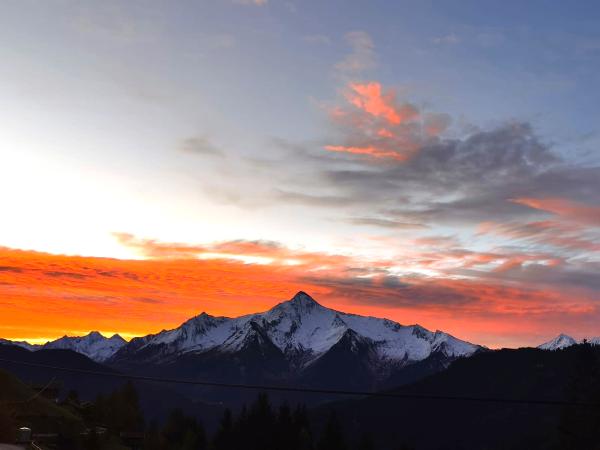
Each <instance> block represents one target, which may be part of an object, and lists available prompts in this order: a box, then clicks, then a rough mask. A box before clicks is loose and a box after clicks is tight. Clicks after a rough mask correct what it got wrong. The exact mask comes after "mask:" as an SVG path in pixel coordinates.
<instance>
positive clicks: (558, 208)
mask: <svg viewBox="0 0 600 450" xmlns="http://www.w3.org/2000/svg"><path fill="white" fill-rule="evenodd" d="M512 201H513V202H514V203H519V204H521V205H525V206H529V207H530V208H534V209H539V210H541V211H547V212H550V213H552V214H556V215H558V216H560V217H562V218H565V219H568V220H573V221H576V222H581V223H585V224H589V225H594V226H600V207H598V206H588V205H585V204H583V203H579V202H574V201H572V200H568V199H565V198H530V197H523V198H516V199H513V200H512Z"/></svg>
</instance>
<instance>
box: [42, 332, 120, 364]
mask: <svg viewBox="0 0 600 450" xmlns="http://www.w3.org/2000/svg"><path fill="white" fill-rule="evenodd" d="M126 343H127V341H125V339H123V338H122V337H121V336H119V335H118V334H115V335H113V336H111V337H109V338H107V337H104V336H103V335H102V334H100V333H98V332H97V331H92V332H91V333H89V334H88V335H86V336H76V337H70V336H63V337H61V338H60V339H57V340H55V341H51V342H47V343H46V344H44V345H43V346H42V348H44V349H61V350H73V351H75V352H77V353H81V354H83V355H85V356H87V357H88V358H90V359H93V360H94V361H97V362H103V361H106V360H107V359H108V358H110V357H111V356H112V355H113V354H114V353H115V352H117V351H118V350H119V349H120V348H121V347H123V346H124V345H125V344H126Z"/></svg>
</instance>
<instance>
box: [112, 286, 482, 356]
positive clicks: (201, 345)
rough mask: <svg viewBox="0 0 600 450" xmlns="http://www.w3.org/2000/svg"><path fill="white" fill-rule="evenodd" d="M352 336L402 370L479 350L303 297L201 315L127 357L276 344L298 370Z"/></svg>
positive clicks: (136, 343) (137, 344)
mask: <svg viewBox="0 0 600 450" xmlns="http://www.w3.org/2000/svg"><path fill="white" fill-rule="evenodd" d="M348 333H350V334H348ZM349 335H352V336H356V339H358V340H360V341H365V342H367V341H368V342H370V343H371V344H372V346H373V352H374V353H375V354H377V355H378V357H379V358H380V359H381V360H382V361H383V360H385V361H387V362H392V363H393V362H394V361H395V362H398V363H401V364H406V363H410V362H415V361H420V360H423V359H425V358H427V357H428V356H429V355H430V354H432V353H434V352H441V353H443V354H444V355H445V356H447V357H450V358H455V357H461V356H469V355H471V354H473V353H474V352H475V351H477V350H478V349H480V348H481V347H479V346H477V345H473V344H470V343H468V342H464V341H461V340H459V339H456V338H454V337H452V336H450V335H448V334H446V333H442V332H435V333H433V332H431V331H428V330H426V329H425V328H423V327H420V326H418V325H414V326H402V325H400V324H399V323H397V322H394V321H391V320H388V319H380V318H375V317H365V316H358V315H355V314H347V313H343V312H340V311H336V310H333V309H330V308H327V307H325V306H323V305H321V304H319V303H318V302H317V301H315V300H314V299H313V298H312V297H311V296H310V295H308V294H307V293H305V292H302V291H301V292H298V293H297V294H296V295H295V296H294V297H292V298H291V299H290V300H288V301H284V302H282V303H279V304H277V305H275V306H274V307H273V308H271V309H270V310H268V311H265V312H262V313H257V314H250V315H246V316H241V317H237V318H226V317H213V316H210V315H208V314H206V313H203V314H200V315H198V316H196V317H193V318H192V319H190V320H188V321H186V322H184V323H183V324H182V325H181V326H180V327H178V328H175V329H173V330H168V331H163V332H160V333H158V334H156V335H150V336H146V337H144V338H140V339H134V340H132V342H131V344H130V348H127V347H126V348H125V349H124V353H123V355H125V354H128V355H129V354H130V351H137V350H140V349H145V352H144V354H152V355H154V356H153V357H152V358H153V359H154V358H159V359H163V358H167V359H168V358H170V357H177V355H180V354H183V353H188V352H194V353H203V352H206V351H209V350H214V351H222V352H226V353H229V352H232V351H239V350H240V349H241V348H243V347H244V346H245V345H246V343H248V342H253V343H259V344H260V343H263V344H265V345H269V346H270V345H271V344H272V345H274V346H275V347H276V348H278V349H279V351H281V352H282V353H283V354H284V355H286V357H287V358H288V359H290V360H292V359H297V362H296V363H295V364H301V365H307V364H310V363H311V362H312V361H315V360H316V359H318V358H319V357H320V356H321V355H323V354H325V353H326V352H328V351H329V350H330V349H332V348H333V347H334V345H335V344H336V343H338V342H339V341H340V340H341V339H342V338H343V337H344V336H346V337H347V336H349ZM267 341H268V342H267ZM153 348H154V349H155V351H152V349H153ZM118 356H119V354H117V355H116V357H118ZM298 361H301V363H300V362H298ZM292 363H293V361H292ZM293 364H294V363H293Z"/></svg>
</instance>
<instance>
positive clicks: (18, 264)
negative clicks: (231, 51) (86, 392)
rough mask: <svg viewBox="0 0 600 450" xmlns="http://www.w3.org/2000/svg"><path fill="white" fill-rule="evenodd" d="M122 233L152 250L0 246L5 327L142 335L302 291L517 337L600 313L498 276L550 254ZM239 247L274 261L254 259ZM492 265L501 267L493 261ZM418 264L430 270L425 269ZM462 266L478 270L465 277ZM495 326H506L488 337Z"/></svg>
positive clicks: (412, 318)
mask: <svg viewBox="0 0 600 450" xmlns="http://www.w3.org/2000/svg"><path fill="white" fill-rule="evenodd" d="M119 237H120V239H121V241H122V242H123V243H125V244H126V245H128V246H132V247H134V248H137V249H138V250H139V251H140V253H141V254H143V255H145V256H147V257H150V259H147V260H141V261H126V260H117V259H108V258H85V257H75V256H61V255H49V254H43V253H38V252H25V251H18V250H12V249H2V248H0V298H1V299H2V300H1V301H0V302H1V304H2V319H3V320H2V322H1V323H0V336H3V337H8V338H42V337H47V338H54V337H57V336H61V335H63V334H64V333H82V332H86V331H89V330H91V329H99V330H101V331H105V332H120V333H124V334H126V335H140V334H145V333H149V332H156V331H157V330H160V329H162V328H165V327H174V326H176V325H178V324H179V323H181V322H182V321H183V320H185V319H186V318H188V317H190V316H191V315H193V314H197V313H198V312H200V311H202V310H206V311H208V312H209V313H212V314H218V315H229V316H233V315H240V314H246V313H250V312H254V311H259V310H265V309H267V308H269V307H270V306H272V305H274V304H275V303H277V302H279V301H281V300H282V299H286V298H289V297H290V296H291V295H293V293H294V292H295V291H298V290H306V291H309V292H311V293H313V294H314V295H315V297H317V298H318V299H319V300H320V301H322V302H323V303H324V304H326V305H327V306H330V307H334V308H337V309H342V310H347V311H350V312H355V313H359V314H369V315H378V316H385V317H389V318H391V319H395V320H397V321H399V322H401V323H414V322H418V323H421V324H422V325H424V326H426V327H430V328H442V329H445V330H447V331H449V332H452V333H455V334H457V335H459V336H461V337H465V338H468V339H471V340H473V341H477V342H481V343H483V344H488V345H497V344H498V343H499V342H508V341H510V339H513V341H514V340H515V339H517V338H516V337H515V335H514V333H515V332H516V331H515V330H514V329H513V327H514V324H515V323H521V324H524V323H525V322H524V321H534V322H535V319H536V317H539V318H540V320H539V322H536V325H535V327H537V328H536V329H532V331H531V333H538V332H539V333H546V334H548V333H550V334H551V333H554V332H556V331H558V330H559V329H564V330H565V331H569V329H567V327H566V326H565V325H564V321H565V320H571V319H572V320H573V321H574V322H573V327H577V326H578V325H577V323H576V318H581V317H584V316H585V315H588V319H589V315H590V314H596V309H595V308H596V307H595V303H594V299H593V294H590V293H589V292H587V293H586V291H583V290H580V291H577V292H574V291H573V290H571V291H569V290H567V288H561V289H560V290H556V289H555V288H550V287H543V286H539V285H535V284H531V283H519V282H503V281H502V278H498V277H504V276H505V273H509V272H511V270H513V269H515V268H518V267H519V266H520V265H521V264H523V263H524V262H532V263H538V262H541V261H544V260H545V263H546V264H547V265H548V266H550V265H551V264H554V263H558V261H551V260H550V259H549V258H548V257H547V256H546V255H541V254H539V255H538V254H532V255H520V254H512V255H503V254H500V253H476V252H469V251H466V250H462V249H459V248H455V247H453V246H452V245H451V244H452V243H451V242H446V240H443V241H439V240H435V239H434V240H430V242H429V244H431V245H434V246H436V247H438V244H439V243H440V242H442V243H443V244H444V245H442V246H440V247H439V249H438V250H437V251H435V252H422V251H421V249H420V248H413V249H412V251H411V250H410V249H409V250H407V251H406V252H404V253H403V254H400V255H398V256H397V257H396V258H392V259H381V260H365V259H362V260H361V259H358V258H356V257H350V256H346V255H336V254H327V253H322V252H308V251H301V250H300V251H299V250H293V249H290V248H288V247H285V246H282V245H280V244H277V243H274V242H269V241H228V242H221V243H214V244H209V245H186V244H173V243H162V242H158V241H155V240H144V239H138V238H136V237H134V236H131V235H120V236H119ZM422 244H424V245H429V244H427V243H426V242H423V243H422ZM446 244H448V245H449V246H447V245H446ZM407 247H409V248H410V247H412V246H411V245H408V246H407ZM240 256H243V257H262V258H267V259H268V260H269V262H265V263H260V264H248V263H244V262H243V260H242V261H241V260H240V259H236V258H237V257H240ZM198 258H200V259H198ZM207 258H208V259H207ZM503 263H504V264H505V265H504V266H503V265H502V264H503ZM489 264H492V265H494V267H497V271H499V272H498V273H494V272H493V270H492V269H489V270H488V272H485V270H484V268H485V267H487V265H489ZM417 269H430V270H431V271H432V275H429V276H415V275H414V273H418V272H417ZM460 270H467V271H469V273H470V276H469V277H468V278H464V277H462V278H456V274H457V273H459V271H460ZM398 271H400V272H406V273H408V274H412V275H409V276H399V275H397V273H398ZM394 273H396V275H394ZM435 273H437V275H435ZM486 273H487V274H488V275H486ZM494 277H496V278H494ZM541 318H543V320H541ZM555 319H556V320H555ZM588 322H589V321H588ZM585 323H587V322H585ZM579 325H581V324H579ZM490 329H494V330H495V331H494V333H495V336H496V337H494V338H490V337H489V335H487V338H486V331H488V332H489V330H490ZM528 329H531V325H530V327H529V328H528ZM581 332H587V331H586V330H585V329H582V330H581ZM519 339H529V340H530V341H528V342H531V340H532V339H533V338H532V337H531V336H529V337H524V336H521V337H520V338H519ZM521 343H522V342H521Z"/></svg>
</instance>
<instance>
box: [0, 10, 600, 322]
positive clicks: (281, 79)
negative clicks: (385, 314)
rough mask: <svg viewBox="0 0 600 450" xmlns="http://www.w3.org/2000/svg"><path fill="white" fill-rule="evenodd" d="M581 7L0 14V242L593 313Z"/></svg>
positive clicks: (590, 146)
mask: <svg viewBox="0 0 600 450" xmlns="http://www.w3.org/2000/svg"><path fill="white" fill-rule="evenodd" d="M599 9H600V6H598V4H597V3H596V2H583V1H580V2H569V3H567V2H542V1H539V2H538V1H530V2H516V1H515V2H491V1H489V2H488V1H461V2H424V1H422V2H408V1H396V2H389V1H373V2H364V1H328V2H322V1H304V2H300V1H278V0H268V1H267V0H263V1H256V0H254V1H253V0H221V1H187V2H185V1H181V2H169V3H167V2H151V1H148V2H113V1H105V2H74V1H67V0H61V1H58V0H57V1H48V2H43V3H40V2H30V1H8V2H6V3H5V4H4V5H3V13H2V16H1V17H0V39H1V40H2V43H3V45H2V46H1V47H0V58H1V59H0V60H1V61H2V63H1V65H0V96H1V98H2V99H3V101H2V103H1V104H0V121H1V123H2V124H3V125H2V127H1V128H0V152H1V153H0V154H1V158H2V165H1V168H0V188H1V189H2V190H3V192H7V193H10V195H8V196H6V197H5V200H4V202H5V204H4V209H5V211H6V215H5V218H4V219H3V220H2V223H1V224H0V245H4V246H7V247H11V248H25V249H31V250H37V251H47V252H51V253H62V254H72V255H90V256H109V257H117V258H146V257H148V255H147V254H144V252H140V249H139V246H137V247H136V246H131V245H126V244H124V242H123V240H122V239H118V238H117V237H118V236H119V235H120V234H119V233H126V234H128V235H131V236H135V237H136V238H139V239H146V240H153V241H160V242H171V243H173V242H178V243H182V244H183V245H195V244H203V245H204V244H211V243H222V242H230V241H269V242H277V243H278V245H282V246H285V247H289V248H290V249H295V250H299V251H300V250H302V251H311V252H313V251H314V252H325V253H328V254H331V253H335V254H343V255H351V256H352V257H353V258H358V259H359V260H361V261H362V263H361V264H362V265H363V266H365V267H366V266H367V265H368V264H369V263H372V262H373V260H374V259H378V258H379V259H388V258H391V259H393V260H396V261H411V262H410V263H398V264H391V265H388V266H386V269H385V271H386V272H385V273H386V276H391V277H396V278H400V279H402V277H406V276H409V277H413V276H414V277H433V279H437V278H436V277H440V278H441V279H472V280H479V281H481V280H486V281H489V280H490V279H493V280H494V282H497V283H501V284H503V283H504V284H505V285H511V286H512V285H513V284H519V283H522V284H523V283H524V284H529V285H533V284H535V285H536V286H539V289H541V290H552V291H553V292H554V290H556V287H555V286H550V284H551V283H550V284H548V280H549V279H562V280H565V281H564V284H563V285H562V286H561V289H563V288H564V286H567V285H569V283H571V284H573V283H575V281H574V280H578V282H577V283H576V284H577V288H578V289H585V292H584V293H582V294H581V293H578V294H577V296H578V298H583V299H585V301H586V302H588V301H591V300H590V299H595V300H597V299H598V292H599V291H598V289H599V286H598V285H597V283H593V282H592V278H593V273H594V270H595V269H596V268H597V267H598V264H599V263H600V259H599V257H598V241H599V238H600V235H599V232H600V230H599V229H598V223H597V222H596V219H597V218H598V208H599V207H600V206H599V199H598V196H597V192H598V188H599V187H600V186H599V185H598V174H599V168H598V163H599V161H600V152H599V151H598V145H599V144H600V135H599V130H598V119H599V118H600V108H599V107H598V105H599V104H600V93H599V92H600V90H599V89H598V76H597V72H598V69H599V66H600V11H599ZM432 127H433V128H432ZM542 227H544V228H543V230H542ZM566 237H568V238H569V239H571V240H570V241H569V242H567V241H566V240H565V239H564V238H566ZM436 239H437V241H435V242H437V243H438V244H436V245H434V244H432V242H434V240H436ZM444 239H445V240H444ZM576 239H579V240H578V241H577V242H575V240H576ZM450 241H452V243H450ZM418 242H421V243H422V248H421V247H419V245H421V244H418ZM424 242H427V243H426V244H425V243H424ZM211 245H212V244H211ZM415 249H418V250H419V251H418V252H417V253H418V254H419V256H418V257H416V256H415V254H414V253H415ZM424 253H427V254H428V255H429V256H428V257H427V258H425V257H424V256H423V255H424ZM432 253H435V254H437V255H438V257H439V264H437V265H431V264H429V263H428V262H427V261H428V258H429V257H431V254H432ZM458 255H460V256H458ZM251 256H252V255H249V256H248V257H249V258H250V257H251ZM473 258H475V259H476V258H479V259H478V261H479V263H478V265H473V264H474V263H473ZM434 266H435V267H434ZM499 268H503V269H502V270H499ZM504 268H505V269H504ZM379 275H380V273H379V272H377V273H374V272H371V273H369V274H368V277H367V278H369V277H370V278H373V279H375V278H377V276H379ZM561 277H562V278H561ZM582 280H583V281H582ZM386 295H393V294H389V293H388V292H387V291H386ZM565 295H566V294H565ZM569 295H571V294H569ZM591 304H592V305H593V311H594V314H595V311H596V306H595V303H594V302H592V303H591ZM586 305H588V306H589V305H590V303H586ZM571 306H572V305H571ZM565 308H566V306H565ZM559 309H560V308H559ZM573 320H574V322H573V323H577V321H576V320H575V319H573ZM599 334H600V330H599Z"/></svg>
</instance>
